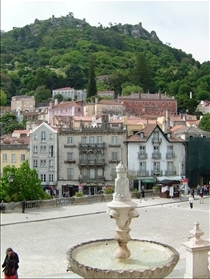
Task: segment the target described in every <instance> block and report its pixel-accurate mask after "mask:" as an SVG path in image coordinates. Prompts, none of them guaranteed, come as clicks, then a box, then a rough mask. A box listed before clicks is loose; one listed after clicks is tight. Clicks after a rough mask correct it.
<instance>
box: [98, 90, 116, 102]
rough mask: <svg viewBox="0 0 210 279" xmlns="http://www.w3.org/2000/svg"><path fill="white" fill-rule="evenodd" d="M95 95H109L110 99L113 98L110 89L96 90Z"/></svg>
mask: <svg viewBox="0 0 210 279" xmlns="http://www.w3.org/2000/svg"><path fill="white" fill-rule="evenodd" d="M97 95H98V96H100V97H111V99H112V100H114V98H115V94H114V91H110V90H104V91H98V92H97Z"/></svg>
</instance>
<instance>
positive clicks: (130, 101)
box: [118, 92, 177, 116]
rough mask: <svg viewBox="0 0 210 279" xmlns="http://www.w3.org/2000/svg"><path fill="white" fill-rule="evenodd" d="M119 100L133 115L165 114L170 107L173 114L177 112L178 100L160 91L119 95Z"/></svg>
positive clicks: (126, 110)
mask: <svg viewBox="0 0 210 279" xmlns="http://www.w3.org/2000/svg"><path fill="white" fill-rule="evenodd" d="M118 102H119V103H121V104H123V106H124V107H125V112H126V113H127V114H133V115H144V114H147V115H159V116H160V115H164V114H165V112H166V110H167V109H168V110H169V112H170V113H171V114H177V100H175V99H174V98H171V97H168V96H166V95H165V94H161V93H160V92H158V93H155V94H148V93H131V95H129V96H123V95H122V96H118Z"/></svg>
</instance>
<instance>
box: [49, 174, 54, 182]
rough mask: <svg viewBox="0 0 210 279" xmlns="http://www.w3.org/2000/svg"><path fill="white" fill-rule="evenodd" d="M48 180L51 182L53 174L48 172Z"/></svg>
mask: <svg viewBox="0 0 210 279" xmlns="http://www.w3.org/2000/svg"><path fill="white" fill-rule="evenodd" d="M49 182H53V174H49Z"/></svg>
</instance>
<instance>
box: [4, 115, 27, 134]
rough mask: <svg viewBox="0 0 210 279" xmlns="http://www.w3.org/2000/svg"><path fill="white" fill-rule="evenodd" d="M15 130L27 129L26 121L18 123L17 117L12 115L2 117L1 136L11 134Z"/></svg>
mask: <svg viewBox="0 0 210 279" xmlns="http://www.w3.org/2000/svg"><path fill="white" fill-rule="evenodd" d="M15 129H17V130H18V129H25V121H21V122H18V119H17V117H16V115H14V114H12V113H6V114H4V115H3V116H2V117H0V135H3V134H11V133H12V132H13V131H14V130H15Z"/></svg>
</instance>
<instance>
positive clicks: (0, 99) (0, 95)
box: [0, 89, 7, 106]
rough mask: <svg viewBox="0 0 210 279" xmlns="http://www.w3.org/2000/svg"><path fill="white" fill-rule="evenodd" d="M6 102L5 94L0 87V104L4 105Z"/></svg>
mask: <svg viewBox="0 0 210 279" xmlns="http://www.w3.org/2000/svg"><path fill="white" fill-rule="evenodd" d="M6 103H7V94H6V93H5V92H4V90H2V89H0V106H4V105H5V104H6Z"/></svg>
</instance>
